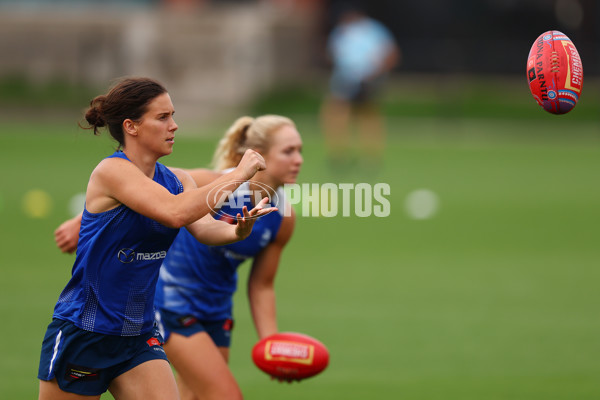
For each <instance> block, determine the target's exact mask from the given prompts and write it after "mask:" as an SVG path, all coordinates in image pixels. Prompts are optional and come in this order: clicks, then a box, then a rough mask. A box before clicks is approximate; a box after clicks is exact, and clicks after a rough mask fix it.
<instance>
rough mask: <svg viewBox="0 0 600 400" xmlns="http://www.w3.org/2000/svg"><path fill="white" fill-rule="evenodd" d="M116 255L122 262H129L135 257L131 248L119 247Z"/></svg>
mask: <svg viewBox="0 0 600 400" xmlns="http://www.w3.org/2000/svg"><path fill="white" fill-rule="evenodd" d="M117 257H118V258H119V261H121V262H122V263H123V264H129V263H130V262H132V261H133V260H134V258H135V251H133V250H131V249H121V250H119V253H118V254H117Z"/></svg>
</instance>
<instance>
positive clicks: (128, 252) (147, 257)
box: [117, 249, 167, 264]
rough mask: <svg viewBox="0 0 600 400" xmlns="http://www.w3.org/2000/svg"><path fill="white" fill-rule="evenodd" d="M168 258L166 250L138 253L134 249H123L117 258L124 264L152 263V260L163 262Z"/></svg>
mask: <svg viewBox="0 0 600 400" xmlns="http://www.w3.org/2000/svg"><path fill="white" fill-rule="evenodd" d="M166 256H167V252H166V251H165V250H162V251H155V252H151V253H136V252H135V251H134V250H132V249H121V250H119V252H118V253H117V258H118V259H119V261H121V262H122V263H123V264H129V263H131V262H133V261H152V260H162V259H163V258H165V257H166Z"/></svg>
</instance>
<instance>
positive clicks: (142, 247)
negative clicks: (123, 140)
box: [54, 151, 183, 336]
mask: <svg viewBox="0 0 600 400" xmlns="http://www.w3.org/2000/svg"><path fill="white" fill-rule="evenodd" d="M111 157H119V158H123V159H126V160H127V156H125V154H124V153H123V152H120V151H117V152H115V153H114V154H113V155H111V156H109V157H108V158H111ZM153 179H154V181H155V182H157V183H159V184H160V185H162V186H164V187H166V188H167V189H168V190H169V192H171V193H173V194H175V195H176V194H179V193H182V192H183V186H182V184H181V182H180V181H179V179H178V178H177V177H176V176H175V174H173V173H172V172H171V171H170V170H169V169H168V168H167V167H165V166H164V165H162V164H160V163H156V167H155V172H154V178H153ZM178 232H179V229H173V228H168V227H166V226H164V225H162V224H160V223H158V222H156V221H154V220H152V219H150V218H147V217H145V216H143V215H141V214H138V213H136V212H135V211H133V210H131V209H129V208H128V207H126V206H125V205H120V206H118V207H116V208H114V209H112V210H109V211H105V212H101V213H90V212H88V211H87V210H86V209H84V211H83V217H82V219H81V230H80V233H79V243H78V246H77V256H76V258H75V264H74V266H73V270H72V277H71V280H70V281H69V283H68V284H67V286H66V287H65V289H64V290H63V292H62V293H61V295H60V297H59V299H58V302H57V303H56V306H55V308H54V318H58V319H63V320H68V321H71V322H73V323H74V324H75V325H76V326H77V327H79V328H81V329H84V330H88V331H92V332H97V333H102V334H108V335H120V336H135V335H141V334H144V333H147V332H149V331H150V330H151V329H152V327H153V324H154V305H153V303H154V295H155V290H156V281H157V279H158V271H159V269H160V265H161V263H162V261H163V259H164V258H165V256H166V254H167V250H168V249H169V247H170V245H171V243H172V242H173V240H174V239H175V237H176V236H177V233H178Z"/></svg>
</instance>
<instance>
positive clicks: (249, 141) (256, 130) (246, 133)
mask: <svg viewBox="0 0 600 400" xmlns="http://www.w3.org/2000/svg"><path fill="white" fill-rule="evenodd" d="M284 125H290V126H293V127H294V128H295V127H296V125H295V124H294V122H293V121H292V120H291V119H289V118H287V117H282V116H279V115H262V116H260V117H256V118H252V117H248V116H244V117H240V118H238V119H237V120H236V121H235V122H234V123H233V124H232V125H231V126H230V127H229V129H228V130H227V131H226V132H225V135H224V136H223V138H222V139H221V140H220V141H219V144H218V145H217V149H216V150H215V154H214V156H213V161H212V166H213V168H214V169H215V170H217V171H222V170H224V169H227V168H234V167H236V166H237V165H238V163H239V162H240V160H241V159H242V156H243V155H244V153H245V152H246V150H248V149H253V150H256V151H258V152H259V153H263V154H264V153H266V152H267V151H268V150H269V144H270V139H271V135H272V134H273V132H275V131H276V130H277V129H279V128H280V127H282V126H284Z"/></svg>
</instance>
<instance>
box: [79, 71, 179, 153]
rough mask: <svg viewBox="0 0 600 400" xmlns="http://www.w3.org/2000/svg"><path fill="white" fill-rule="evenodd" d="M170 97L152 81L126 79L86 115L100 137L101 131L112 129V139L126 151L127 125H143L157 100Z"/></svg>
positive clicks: (162, 87) (102, 97)
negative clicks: (136, 122)
mask: <svg viewBox="0 0 600 400" xmlns="http://www.w3.org/2000/svg"><path fill="white" fill-rule="evenodd" d="M163 93H167V89H165V87H164V86H163V85H161V84H160V83H158V82H157V81H155V80H153V79H150V78H124V79H121V80H120V81H118V82H117V83H116V84H115V85H113V86H112V87H111V88H110V90H109V91H108V93H107V94H103V95H100V96H96V97H95V98H94V99H93V100H92V101H91V102H90V107H89V108H88V109H87V111H86V113H85V120H86V121H87V123H88V124H89V126H88V127H84V128H85V129H93V131H94V135H98V134H99V131H98V129H99V128H103V127H105V126H106V127H108V131H109V132H110V135H111V136H112V137H113V138H114V139H115V140H116V141H117V142H118V143H119V147H122V146H123V145H124V144H125V143H124V133H123V121H125V120H126V119H131V120H132V121H139V120H140V119H141V118H142V116H143V115H144V113H145V112H146V111H147V109H148V104H149V103H150V102H151V101H152V100H154V99H155V98H156V97H158V96H160V95H161V94H163Z"/></svg>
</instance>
